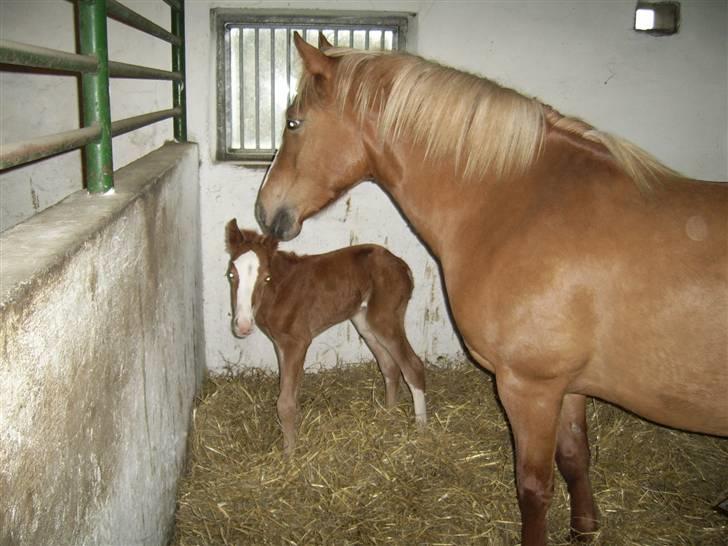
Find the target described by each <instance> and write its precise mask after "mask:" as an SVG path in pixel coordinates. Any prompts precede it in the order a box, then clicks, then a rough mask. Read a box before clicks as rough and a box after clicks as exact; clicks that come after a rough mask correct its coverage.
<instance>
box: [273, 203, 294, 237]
mask: <svg viewBox="0 0 728 546" xmlns="http://www.w3.org/2000/svg"><path fill="white" fill-rule="evenodd" d="M292 225H293V218H292V217H291V214H290V213H289V212H288V209H278V212H276V215H275V216H274V217H273V221H272V222H271V225H270V232H271V235H273V237H275V238H276V239H284V238H285V236H286V234H287V233H288V231H289V230H290V229H291V226H292Z"/></svg>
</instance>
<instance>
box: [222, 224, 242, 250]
mask: <svg viewBox="0 0 728 546" xmlns="http://www.w3.org/2000/svg"><path fill="white" fill-rule="evenodd" d="M241 244H243V234H242V233H240V228H238V221H237V220H236V219H235V218H233V219H232V220H230V221H229V222H228V223H227V225H226V226H225V248H226V249H227V251H228V254H233V252H235V249H236V248H237V247H238V246H240V245H241Z"/></svg>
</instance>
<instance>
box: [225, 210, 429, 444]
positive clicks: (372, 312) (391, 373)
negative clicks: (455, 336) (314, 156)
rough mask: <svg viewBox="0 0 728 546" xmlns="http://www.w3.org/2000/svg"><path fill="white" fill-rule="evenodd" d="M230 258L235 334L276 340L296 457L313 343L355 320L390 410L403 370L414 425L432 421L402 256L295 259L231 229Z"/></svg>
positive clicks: (341, 254)
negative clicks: (411, 333)
mask: <svg viewBox="0 0 728 546" xmlns="http://www.w3.org/2000/svg"><path fill="white" fill-rule="evenodd" d="M225 240H226V244H227V251H228V253H229V254H230V265H229V267H228V273H227V276H228V279H229V280H230V291H231V298H232V307H233V322H232V330H233V334H234V335H235V336H237V337H245V336H247V335H248V334H250V333H251V332H252V330H253V325H254V324H255V323H257V324H258V326H259V327H260V329H261V330H262V331H263V332H264V333H265V334H266V335H267V336H268V337H269V338H270V339H271V341H273V346H274V347H275V350H276V356H277V357H278V368H279V370H280V395H279V397H278V417H279V418H280V421H281V426H282V428H283V447H284V450H285V451H286V452H287V453H290V452H291V451H293V448H294V446H295V442H296V430H295V421H296V414H297V395H298V387H299V385H300V383H301V378H302V376H303V363H304V359H305V357H306V351H307V350H308V347H309V345H310V344H311V341H312V340H313V338H315V337H316V336H317V335H319V334H320V333H321V332H323V331H324V330H326V329H328V328H330V327H331V326H333V325H334V324H338V323H340V322H343V321H344V320H347V319H349V320H351V322H352V323H353V324H354V327H355V328H356V329H357V331H358V332H359V335H360V336H361V337H362V338H364V341H365V342H366V344H367V346H368V347H369V349H370V350H371V351H372V353H373V354H374V357H375V358H376V360H377V363H378V364H379V369H380V370H381V371H382V375H383V376H384V385H385V398H386V406H387V407H388V408H391V407H392V406H393V405H394V404H395V403H396V401H397V389H398V387H399V376H400V372H401V373H402V375H403V376H404V379H405V381H406V382H407V385H408V386H409V388H410V391H411V392H412V400H413V402H414V407H415V419H416V421H417V423H418V424H419V425H422V424H424V423H425V422H426V421H427V413H426V410H425V369H424V366H423V365H422V361H421V360H420V359H419V358H418V357H417V355H416V354H415V352H414V351H413V350H412V347H411V346H410V344H409V341H407V336H406V335H405V330H404V315H405V311H406V310H407V303H408V302H409V299H410V297H411V296H412V288H413V282H412V274H411V272H410V269H409V267H408V266H407V264H406V263H405V262H404V261H402V260H401V259H400V258H398V257H397V256H395V255H394V254H392V253H391V252H389V251H388V250H386V249H385V248H383V247H380V246H377V245H358V246H352V247H348V248H342V249H340V250H335V251H333V252H328V253H326V254H318V255H313V256H297V255H295V254H292V253H290V252H282V251H279V250H277V244H278V243H277V242H276V241H275V240H273V239H271V238H269V237H263V236H261V235H259V234H257V233H255V232H253V231H247V230H240V229H239V228H238V224H237V221H236V220H235V219H233V220H230V221H229V222H228V224H227V226H226V228H225Z"/></svg>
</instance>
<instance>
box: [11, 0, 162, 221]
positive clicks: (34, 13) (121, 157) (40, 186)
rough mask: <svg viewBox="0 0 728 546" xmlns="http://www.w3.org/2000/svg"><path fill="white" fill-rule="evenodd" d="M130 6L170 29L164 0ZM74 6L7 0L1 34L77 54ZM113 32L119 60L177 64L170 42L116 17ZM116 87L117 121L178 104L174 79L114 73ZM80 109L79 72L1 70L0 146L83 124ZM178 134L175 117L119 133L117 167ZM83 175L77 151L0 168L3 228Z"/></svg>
mask: <svg viewBox="0 0 728 546" xmlns="http://www.w3.org/2000/svg"><path fill="white" fill-rule="evenodd" d="M124 5H127V6H129V7H130V8H132V9H133V10H135V11H137V12H139V13H140V14H142V15H144V16H145V17H147V18H148V19H150V20H152V21H154V22H155V23H156V24H158V25H160V26H162V27H164V28H166V29H169V27H170V14H169V13H170V10H169V7H168V6H167V5H166V4H165V3H164V2H162V1H161V0H159V1H157V0H155V1H153V2H150V1H149V0H125V1H124ZM74 9H75V3H74V2H56V1H47V0H0V36H2V38H3V39H4V40H15V41H17V42H25V43H29V44H32V45H36V46H41V47H49V48H53V49H60V50H62V51H69V52H73V53H75V52H76V34H75V17H76V16H75V13H74ZM108 38H109V58H110V59H111V60H113V61H120V62H126V63H132V64H142V65H145V66H151V67H153V68H161V69H164V70H171V68H172V65H171V52H170V46H169V44H168V43H166V42H163V41H161V40H157V39H155V38H152V37H151V36H148V35H147V34H145V33H143V32H139V31H138V30H135V29H133V28H130V27H127V26H126V25H123V24H121V23H118V22H116V21H114V20H111V19H110V20H109V21H108ZM109 91H110V95H111V117H112V120H114V121H116V120H119V119H124V118H128V117H131V116H136V115H139V114H144V113H147V112H153V111H157V110H164V109H167V108H171V107H172V84H171V83H170V82H156V81H152V80H126V79H112V80H111V84H110V90H109ZM80 112H81V110H80V106H79V93H78V78H77V77H76V76H73V75H45V74H38V73H27V72H8V71H5V72H0V127H1V129H0V145H2V144H4V143H10V142H17V141H20V140H26V139H30V138H34V137H39V136H44V135H49V134H53V133H58V132H61V131H68V130H71V129H77V128H78V127H80V119H81V113H80ZM171 139H172V121H171V120H165V121H161V122H159V123H155V124H154V125H150V126H148V127H144V128H142V129H138V130H136V131H134V132H132V133H127V134H125V135H121V136H118V137H116V138H114V140H113V148H114V169H118V168H120V167H123V166H124V165H126V164H128V163H129V162H131V161H133V160H135V159H137V158H139V157H141V156H143V155H144V154H146V153H148V152H150V151H152V150H155V149H156V148H158V147H159V146H161V145H162V144H163V143H164V142H165V140H171ZM82 181H83V178H82V170H81V152H80V151H78V150H76V151H72V152H68V153H66V154H62V155H59V156H55V157H53V158H50V159H47V160H45V161H42V162H40V163H34V164H31V165H26V166H21V167H17V168H15V169H12V170H10V171H5V172H3V173H0V195H1V196H2V199H0V231H3V230H5V229H7V228H9V227H11V226H14V225H16V224H17V223H19V222H22V221H23V220H24V219H26V218H29V217H31V216H32V215H33V214H35V213H37V212H39V211H41V210H43V209H45V208H46V207H49V206H51V205H53V204H54V203H57V202H58V201H60V200H61V199H63V198H64V197H66V196H68V195H69V194H71V193H73V192H75V191H77V190H79V189H81V188H82V187H83V185H82Z"/></svg>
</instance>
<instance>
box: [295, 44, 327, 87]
mask: <svg viewBox="0 0 728 546" xmlns="http://www.w3.org/2000/svg"><path fill="white" fill-rule="evenodd" d="M324 40H326V38H324ZM320 41H321V35H320V34H319V43H320ZM293 43H294V44H295V45H296V49H297V50H298V54H299V55H300V56H301V60H303V66H304V68H305V70H306V72H308V73H309V74H311V75H312V76H321V77H323V78H325V79H327V80H328V79H330V78H331V76H332V75H333V73H334V60H333V59H332V58H330V57H327V56H326V55H325V54H324V53H323V52H322V51H319V50H318V49H317V48H315V47H314V46H312V45H311V44H309V43H308V42H306V40H304V39H303V38H301V35H300V34H299V33H298V32H294V33H293Z"/></svg>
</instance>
